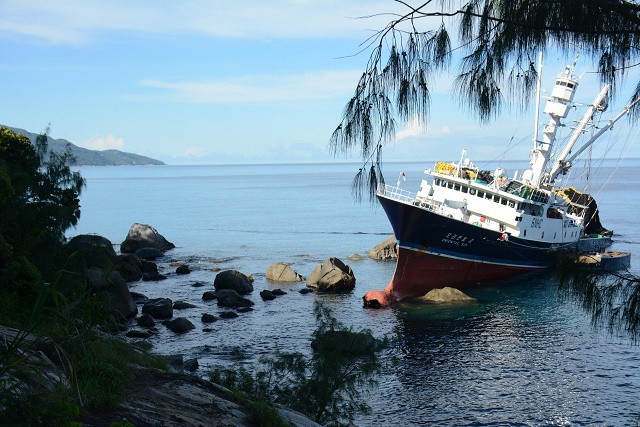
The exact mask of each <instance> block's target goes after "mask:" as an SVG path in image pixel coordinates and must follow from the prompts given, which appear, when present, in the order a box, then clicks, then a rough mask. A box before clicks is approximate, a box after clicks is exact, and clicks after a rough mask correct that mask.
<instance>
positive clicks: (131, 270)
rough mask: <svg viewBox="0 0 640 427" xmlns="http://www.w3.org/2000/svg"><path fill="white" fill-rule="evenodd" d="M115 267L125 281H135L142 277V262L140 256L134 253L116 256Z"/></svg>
mask: <svg viewBox="0 0 640 427" xmlns="http://www.w3.org/2000/svg"><path fill="white" fill-rule="evenodd" d="M115 269H116V271H118V272H119V273H120V275H121V276H122V278H123V279H124V281H125V282H135V281H138V280H140V279H142V263H141V262H140V258H138V257H137V256H135V255H133V254H124V255H120V256H118V257H116V259H115Z"/></svg>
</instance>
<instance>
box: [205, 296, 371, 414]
mask: <svg viewBox="0 0 640 427" xmlns="http://www.w3.org/2000/svg"><path fill="white" fill-rule="evenodd" d="M315 314H316V322H317V328H316V330H315V332H314V345H313V348H314V351H313V354H312V356H311V357H305V356H304V355H303V354H301V353H285V352H280V351H279V350H278V351H277V352H276V355H275V356H274V357H262V358H261V359H260V360H259V362H258V364H257V366H255V367H253V368H252V372H249V371H248V370H247V369H245V368H239V369H235V370H230V371H226V372H223V373H222V380H221V381H222V384H223V385H225V386H227V387H229V388H231V389H234V390H241V391H242V392H244V393H247V394H248V395H250V396H252V397H253V398H254V399H258V400H265V401H270V402H274V403H279V404H282V405H284V406H286V407H289V408H291V409H294V410H296V411H299V412H301V413H304V414H306V415H308V416H309V417H311V418H312V419H314V420H315V421H316V422H318V423H320V424H323V425H328V426H342V425H352V424H353V419H354V417H355V415H356V414H357V413H367V412H368V411H370V408H369V406H368V405H367V403H366V400H365V398H364V394H365V393H366V392H368V390H371V389H373V388H374V387H375V386H376V385H377V380H376V375H377V374H378V373H379V372H380V370H381V368H382V365H381V363H380V361H379V360H378V357H377V352H378V351H379V350H380V348H381V346H380V343H377V342H376V341H375V340H374V339H373V338H372V337H371V335H370V333H369V332H368V331H360V332H354V331H353V330H351V329H350V328H346V327H345V326H343V325H342V324H341V323H339V322H338V321H337V320H336V319H335V318H334V317H333V315H332V313H331V311H330V310H329V309H328V308H326V307H324V306H323V305H321V304H316V306H315ZM219 375H220V373H219V372H216V373H214V375H213V376H214V377H217V376H219Z"/></svg>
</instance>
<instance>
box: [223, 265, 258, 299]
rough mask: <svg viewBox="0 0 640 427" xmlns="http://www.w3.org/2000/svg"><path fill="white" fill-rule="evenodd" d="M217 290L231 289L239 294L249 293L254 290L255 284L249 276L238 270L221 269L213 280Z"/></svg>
mask: <svg viewBox="0 0 640 427" xmlns="http://www.w3.org/2000/svg"><path fill="white" fill-rule="evenodd" d="M213 287H214V288H215V289H216V291H220V290H225V289H230V290H233V291H236V292H237V293H239V294H248V293H249V292H252V291H253V285H252V284H251V281H250V280H249V278H248V277H247V276H245V275H244V274H242V273H240V272H239V271H236V270H225V271H221V272H220V273H218V274H217V275H216V278H215V280H214V281H213Z"/></svg>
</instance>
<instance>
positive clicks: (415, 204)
mask: <svg viewBox="0 0 640 427" xmlns="http://www.w3.org/2000/svg"><path fill="white" fill-rule="evenodd" d="M575 65H576V63H575V62H574V63H573V65H571V66H567V67H566V68H565V69H564V70H563V71H562V72H561V73H560V74H559V75H558V76H557V78H556V80H555V85H554V86H553V89H552V91H551V94H550V96H549V97H548V98H547V99H546V103H545V105H544V109H543V113H544V114H546V115H547V116H548V117H549V118H548V121H547V122H546V124H545V125H544V126H543V128H542V132H539V129H538V127H539V126H538V123H540V118H539V111H540V104H541V96H540V80H538V84H537V90H536V99H537V101H536V118H535V123H536V125H535V131H534V138H533V142H534V144H533V149H532V150H531V154H530V167H529V168H528V169H526V170H525V171H524V172H523V173H522V174H521V175H520V176H518V173H517V172H516V173H515V174H514V175H513V176H512V177H509V176H508V175H507V171H505V170H503V169H501V168H498V169H496V170H494V171H493V172H491V171H483V170H480V169H478V168H477V167H476V166H475V165H474V164H473V163H472V162H471V161H470V160H469V158H467V157H466V155H467V150H466V149H465V150H462V152H461V155H460V158H459V160H458V161H457V162H452V163H446V162H437V163H436V164H435V166H434V167H433V168H429V169H426V170H425V174H426V175H427V177H426V179H423V180H422V183H421V185H420V188H419V191H417V192H409V191H406V190H404V189H401V188H400V181H398V183H397V185H396V186H390V185H385V184H381V185H380V186H379V187H378V190H377V197H378V200H379V201H380V203H381V205H382V207H383V208H384V211H385V213H386V214H387V217H388V219H389V221H390V222H391V225H392V228H393V231H394V234H395V237H396V240H397V244H398V259H397V264H396V269H395V272H394V275H393V278H392V279H391V281H390V282H389V284H388V285H387V287H386V288H385V289H384V290H374V291H370V292H368V293H367V294H366V295H365V296H364V297H363V298H364V301H365V305H367V306H379V305H390V304H393V303H394V302H397V301H399V300H402V299H404V298H408V297H415V296H420V295H424V294H425V293H426V292H428V291H429V290H431V289H435V288H442V287H445V286H453V287H458V288H465V287H473V286H479V285H481V284H482V283H486V282H487V281H491V280H494V279H500V278H505V277H509V276H513V275H517V274H521V273H524V272H528V271H532V270H539V269H543V268H546V267H548V266H549V265H550V263H551V262H552V259H553V258H554V256H553V254H554V253H557V252H558V251H570V252H576V253H579V252H599V251H602V250H604V248H605V247H607V246H608V245H610V244H611V237H610V236H611V234H612V233H611V232H610V231H608V230H606V229H604V227H602V225H601V223H600V220H599V216H598V209H597V204H596V202H595V200H593V198H592V197H590V196H589V195H588V194H582V193H580V192H579V191H578V190H576V189H574V188H572V187H569V188H566V187H565V188H563V187H561V186H560V181H561V180H560V176H561V175H565V174H567V172H568V171H569V170H570V169H571V167H572V164H573V161H574V160H575V159H576V158H577V157H578V156H580V155H581V154H582V153H584V152H585V150H587V149H588V148H589V147H590V146H591V145H592V144H593V143H594V142H595V141H596V140H597V139H598V138H600V137H601V136H602V135H603V134H604V133H605V132H606V131H607V130H609V129H610V128H611V127H612V126H613V124H614V123H615V122H617V121H618V120H620V119H621V118H622V117H624V116H625V115H626V114H627V113H628V112H629V110H630V109H631V107H632V106H633V105H634V104H635V103H637V102H638V100H636V101H635V102H633V103H632V104H630V105H628V106H626V107H625V108H624V109H623V110H622V111H621V112H620V113H619V114H618V115H616V116H615V117H614V118H612V119H610V120H609V121H608V122H607V123H606V124H605V125H604V126H600V127H599V128H596V127H595V126H594V125H593V122H592V119H593V117H594V115H596V114H598V113H601V112H603V111H604V110H606V109H607V104H608V94H609V91H610V89H611V86H610V85H605V86H604V87H602V89H601V90H600V92H599V93H598V95H597V96H596V97H595V99H594V100H593V102H592V103H591V104H590V105H588V106H587V107H588V108H587V110H586V112H585V113H584V116H583V117H582V119H581V120H580V121H578V122H577V123H575V124H571V125H572V126H573V127H572V128H573V132H572V134H571V136H570V137H569V138H568V139H567V140H566V142H563V143H560V142H559V141H558V143H556V142H557V141H556V133H557V131H558V129H559V128H560V127H563V126H568V125H565V124H564V123H563V120H564V119H566V118H567V116H568V113H569V110H570V109H572V108H573V107H574V106H575V104H574V101H573V99H574V95H575V93H576V90H577V88H578V84H579V82H578V80H579V79H578V77H576V75H575ZM540 67H541V66H540ZM540 75H541V68H540V69H539V70H538V78H540ZM556 146H557V147H556Z"/></svg>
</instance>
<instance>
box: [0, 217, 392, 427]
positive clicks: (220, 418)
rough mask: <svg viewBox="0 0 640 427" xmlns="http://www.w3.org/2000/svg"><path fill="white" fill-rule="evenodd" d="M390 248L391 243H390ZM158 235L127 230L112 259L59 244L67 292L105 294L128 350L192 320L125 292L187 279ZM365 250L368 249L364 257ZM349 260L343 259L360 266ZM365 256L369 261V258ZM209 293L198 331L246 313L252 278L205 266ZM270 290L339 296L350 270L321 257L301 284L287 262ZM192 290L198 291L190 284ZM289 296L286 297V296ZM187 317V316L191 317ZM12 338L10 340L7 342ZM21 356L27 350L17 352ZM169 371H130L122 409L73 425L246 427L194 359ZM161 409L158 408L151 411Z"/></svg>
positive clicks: (173, 358)
mask: <svg viewBox="0 0 640 427" xmlns="http://www.w3.org/2000/svg"><path fill="white" fill-rule="evenodd" d="M392 244H393V245H395V241H394V242H393V243H392ZM174 247H175V246H174V244H173V243H171V242H169V241H168V240H167V239H166V238H164V236H162V235H161V234H160V233H158V231H157V230H156V229H155V228H153V227H152V226H149V225H145V224H137V223H136V224H133V225H132V226H131V228H130V230H129V233H128V235H127V238H126V239H125V241H123V242H122V243H121V244H120V254H117V253H116V252H115V250H114V245H113V244H112V242H110V241H109V240H108V239H106V238H104V237H102V236H98V235H79V236H75V237H73V238H72V239H71V240H70V241H69V242H68V244H67V247H66V253H65V254H63V255H64V256H66V257H68V258H69V264H70V265H69V267H70V268H69V271H73V272H84V273H85V274H84V275H77V274H69V275H68V277H65V279H66V280H65V283H66V285H65V286H67V287H69V288H72V289H73V288H76V289H78V290H81V292H85V290H86V291H88V292H91V293H103V294H106V295H108V300H109V304H110V308H111V310H112V315H113V316H112V318H113V319H115V320H116V323H113V324H112V326H111V328H110V329H109V330H108V331H105V332H107V333H109V334H115V336H116V337H121V339H123V340H125V341H129V342H130V343H131V344H135V343H137V342H141V341H142V342H144V341H147V342H150V343H151V344H152V345H153V342H154V340H155V339H156V338H155V337H156V336H160V335H162V334H160V329H159V328H167V329H168V330H170V331H172V333H174V334H176V335H181V334H188V333H189V331H191V330H193V329H195V326H194V322H196V319H193V318H192V319H189V318H188V317H182V316H179V315H178V313H179V312H180V311H181V310H185V309H190V308H195V307H196V305H194V304H192V303H190V302H187V301H172V300H171V299H170V298H167V297H157V298H148V297H147V296H145V295H143V294H140V293H136V292H131V291H130V289H129V285H132V284H135V283H139V282H160V281H164V280H167V279H168V278H169V279H170V278H171V277H176V278H177V277H180V276H181V277H185V276H187V275H189V274H191V273H192V269H191V267H190V265H189V264H188V263H185V262H180V261H176V260H175V258H172V257H171V256H170V253H169V254H167V253H166V251H168V250H170V249H172V248H174ZM394 249H395V247H394V248H392V250H390V249H389V248H388V247H387V248H382V249H379V252H380V255H379V259H388V255H389V253H390V252H392V251H393V250H394ZM372 251H373V250H372ZM356 255H357V254H354V255H352V256H350V257H349V259H361V258H360V257H359V256H356ZM369 256H371V257H375V256H376V255H375V254H373V255H372V253H370V254H369ZM210 270H211V271H212V273H213V274H212V275H211V277H212V278H213V279H214V280H213V287H214V290H204V289H203V291H202V294H201V295H202V296H201V298H202V300H203V301H209V302H215V303H217V307H218V310H216V311H213V310H211V311H210V308H212V307H213V306H211V305H210V304H207V305H206V307H209V309H207V310H206V311H204V312H202V313H201V316H200V318H199V319H197V322H198V324H202V325H205V327H204V328H203V329H202V330H203V332H206V331H207V327H206V325H208V324H211V323H213V322H216V321H218V320H220V319H229V318H235V317H238V316H240V315H242V313H245V312H247V311H252V310H253V306H254V302H253V301H252V300H251V298H248V296H249V295H250V294H252V293H253V291H254V288H253V278H252V277H251V276H250V275H249V276H248V275H245V274H243V273H242V272H240V271H236V270H222V269H220V268H218V267H211V268H210ZM266 278H267V280H268V281H270V282H271V283H282V284H283V285H285V284H287V283H296V282H298V283H303V282H304V283H305V287H304V288H302V289H300V290H298V292H299V293H301V294H304V293H310V292H318V293H342V292H351V291H353V289H354V287H355V283H356V278H355V275H354V273H353V270H352V269H351V268H350V267H349V266H348V265H346V264H345V263H343V262H342V261H341V260H340V259H338V258H329V259H327V260H325V261H324V262H323V263H320V264H318V265H317V266H316V268H315V269H314V270H313V271H312V272H311V274H310V275H309V277H308V278H305V277H303V276H302V275H301V274H299V273H298V272H296V271H295V270H293V269H292V268H291V264H289V263H287V262H277V263H275V264H272V265H271V266H270V267H269V268H268V270H267V271H266ZM192 286H193V288H194V289H197V288H200V287H203V288H204V287H205V286H207V285H205V284H204V283H201V282H198V281H194V282H193V283H192ZM289 292H290V291H289ZM286 294H287V292H286V291H283V290H281V289H279V288H278V289H271V290H267V289H264V290H262V291H261V292H260V293H259V296H260V298H261V299H262V300H264V301H270V300H274V299H276V298H278V297H280V296H282V295H286ZM191 313H193V310H191ZM8 331H9V329H8V328H6V329H5V330H0V335H3V336H4V339H5V342H7V340H8V341H10V340H11V339H12V338H11V333H9V332H8ZM15 333H17V332H15V331H14V336H15ZM25 351H29V350H25ZM165 358H166V360H167V362H168V365H169V369H170V372H164V371H159V370H155V369H149V368H142V367H140V366H134V367H132V369H133V372H134V378H133V381H132V383H131V385H130V386H128V388H127V389H126V390H125V392H124V396H123V402H124V403H122V404H121V405H119V406H118V407H117V408H116V409H113V410H109V411H107V412H101V413H85V412H84V411H83V415H82V417H81V419H80V421H81V422H83V423H85V425H93V426H103V425H104V426H106V425H110V423H111V422H120V421H122V420H126V421H127V422H131V423H133V424H134V425H136V426H184V425H193V426H197V425H202V426H205V425H238V426H244V425H247V426H249V425H252V424H251V422H250V421H249V415H248V414H247V411H246V410H245V408H243V406H242V405H240V404H238V403H236V402H234V401H233V399H232V398H231V393H230V391H229V390H227V389H225V388H224V387H222V386H220V385H219V384H215V383H212V382H211V381H208V380H206V379H203V378H201V377H202V376H204V375H206V373H200V374H198V371H199V363H198V360H197V359H196V358H193V357H191V358H189V357H187V358H186V360H185V358H184V356H183V355H180V354H178V355H170V356H165ZM29 360H30V362H29V363H32V364H35V365H34V366H35V368H34V369H36V370H39V371H42V372H48V374H46V375H43V378H45V381H47V382H48V383H49V384H48V387H49V388H53V387H56V386H59V385H61V384H63V385H64V384H67V383H68V380H67V379H66V378H65V377H64V374H63V373H62V370H61V369H59V367H56V365H55V363H53V362H51V360H49V359H48V358H47V357H46V356H45V354H44V353H42V352H41V351H32V352H31V353H30V356H29ZM159 402H162V404H159ZM277 411H278V413H279V415H280V416H281V417H282V419H283V420H285V421H287V422H290V423H292V424H293V425H296V426H316V425H317V424H316V423H315V422H313V421H311V420H310V419H308V418H307V417H305V416H304V415H302V414H299V413H297V412H295V411H291V410H288V409H286V408H282V407H278V408H277Z"/></svg>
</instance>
